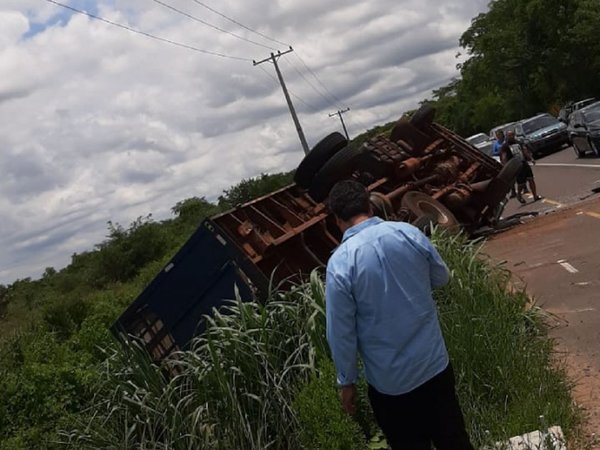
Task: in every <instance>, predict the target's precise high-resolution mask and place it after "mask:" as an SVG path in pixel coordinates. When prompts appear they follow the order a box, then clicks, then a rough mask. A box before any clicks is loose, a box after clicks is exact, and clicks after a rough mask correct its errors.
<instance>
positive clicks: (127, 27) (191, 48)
mask: <svg viewBox="0 0 600 450" xmlns="http://www.w3.org/2000/svg"><path fill="white" fill-rule="evenodd" d="M46 1H47V2H48V3H52V4H54V5H56V6H60V7H62V8H65V9H69V10H71V11H73V12H76V13H78V14H82V15H84V16H88V17H91V18H92V19H96V20H99V21H101V22H104V23H107V24H109V25H113V26H115V27H119V28H122V29H124V30H127V31H131V32H132V33H137V34H141V35H142V36H146V37H149V38H151V39H156V40H157V41H161V42H165V43H167V44H171V45H175V46H177V47H181V48H185V49H187V50H193V51H195V52H198V53H204V54H205V55H212V56H218V57H220V58H228V59H236V60H238V61H252V60H251V59H249V58H243V57H241V56H230V55H226V54H224V53H218V52H212V51H210V50H203V49H201V48H198V47H194V46H192V45H187V44H182V43H180V42H176V41H172V40H171V39H166V38H162V37H160V36H155V35H153V34H150V33H146V32H145V31H141V30H136V29H135V28H131V27H129V26H127V25H123V24H120V23H117V22H113V21H112V20H108V19H104V18H103V17H100V16H96V15H94V14H90V13H88V12H86V11H82V10H80V9H77V8H73V7H72V6H69V5H65V4H63V3H60V2H57V1H55V0H46Z"/></svg>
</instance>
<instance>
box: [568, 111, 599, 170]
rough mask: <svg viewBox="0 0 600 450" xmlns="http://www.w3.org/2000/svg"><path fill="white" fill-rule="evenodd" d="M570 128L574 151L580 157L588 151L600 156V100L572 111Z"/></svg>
mask: <svg viewBox="0 0 600 450" xmlns="http://www.w3.org/2000/svg"><path fill="white" fill-rule="evenodd" d="M568 130H569V138H570V139H571V143H572V144H573V151H574V152H575V155H577V157H578V158H581V157H582V156H584V155H585V154H586V153H587V152H592V153H594V154H595V155H596V156H598V157H600V102H596V103H592V104H591V105H589V106H586V107H585V108H582V109H580V110H578V111H575V112H574V113H572V114H571V118H570V120H569V128H568Z"/></svg>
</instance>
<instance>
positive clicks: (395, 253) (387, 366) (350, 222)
mask: <svg viewBox="0 0 600 450" xmlns="http://www.w3.org/2000/svg"><path fill="white" fill-rule="evenodd" d="M329 208H330V211H331V212H332V213H333V214H334V216H335V218H336V221H337V224H338V226H339V228H340V230H341V231H342V232H343V233H344V235H343V239H342V243H341V244H340V246H339V247H338V248H337V249H336V251H335V252H334V254H333V255H332V256H331V258H330V259H329V262H328V264H327V276H326V314H327V340H328V342H329V346H330V348H331V353H332V357H333V361H334V363H335V366H336V370H337V376H338V383H339V384H340V386H341V399H342V406H343V408H344V409H345V411H346V412H347V413H349V414H354V412H355V396H356V387H355V385H356V383H357V381H358V377H359V374H358V366H357V363H358V355H359V354H360V356H361V358H362V361H363V364H364V371H365V377H366V379H367V382H368V384H369V399H370V402H371V406H372V407H373V412H374V413H375V418H376V419H377V422H378V424H379V426H380V427H381V429H382V431H383V432H384V434H385V435H386V438H387V441H388V443H389V444H390V445H391V447H392V449H397V448H398V449H399V448H402V449H421V448H422V449H425V448H427V449H428V448H430V446H431V443H434V444H435V446H436V448H437V449H457V450H458V449H460V450H462V449H465V450H471V449H472V446H471V444H470V442H469V437H468V435H467V433H466V431H465V424H464V420H463V416H462V412H461V410H460V406H459V404H458V400H457V398H456V393H455V387H454V374H453V372H452V367H451V366H450V364H449V359H448V352H447V350H446V346H445V343H444V339H443V336H442V332H441V329H440V325H439V321H438V316H437V309H436V305H435V302H434V300H433V298H432V289H433V288H436V287H441V286H444V285H445V284H446V283H448V280H449V273H448V268H447V267H446V264H445V263H444V261H443V260H442V258H441V257H440V255H439V254H438V252H437V251H436V249H435V248H434V247H433V245H432V244H431V242H430V241H429V239H428V238H427V237H426V236H425V235H424V234H423V233H421V232H420V231H419V230H418V229H417V228H415V227H413V226H412V225H409V224H407V223H404V222H386V221H383V220H382V219H380V218H378V217H372V210H371V206H370V203H369V193H368V192H367V190H366V189H365V188H364V186H362V185H361V184H359V183H357V182H355V181H342V182H339V183H337V184H336V185H335V186H334V187H333V189H332V190H331V192H330V194H329Z"/></svg>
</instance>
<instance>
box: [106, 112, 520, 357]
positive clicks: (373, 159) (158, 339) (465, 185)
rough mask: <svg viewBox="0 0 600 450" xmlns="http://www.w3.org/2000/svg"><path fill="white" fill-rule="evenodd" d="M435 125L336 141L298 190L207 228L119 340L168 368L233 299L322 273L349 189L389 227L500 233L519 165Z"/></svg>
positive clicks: (415, 124) (128, 320) (214, 220)
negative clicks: (331, 203) (332, 207)
mask: <svg viewBox="0 0 600 450" xmlns="http://www.w3.org/2000/svg"><path fill="white" fill-rule="evenodd" d="M433 118H434V110H433V109H431V108H428V107H424V108H421V109H420V110H418V111H417V112H416V113H415V114H414V115H413V117H412V118H411V119H410V120H408V119H401V120H399V121H398V122H397V123H396V125H395V126H394V128H393V129H392V131H391V133H390V135H389V136H383V135H382V136H376V137H374V138H372V139H370V140H368V141H367V142H365V143H364V144H363V145H361V146H353V145H351V144H349V143H348V141H347V140H346V139H345V138H344V137H343V136H342V135H341V134H339V133H333V134H331V135H329V136H327V137H325V138H324V139H323V140H321V141H320V142H319V143H318V144H317V145H315V146H314V147H313V149H312V150H311V151H310V152H309V154H308V155H306V157H305V158H304V160H303V161H302V162H301V163H300V165H299V166H298V168H297V170H296V173H295V176H294V181H295V183H294V184H292V185H290V186H287V187H285V188H283V189H281V190H278V191H276V192H273V193H271V194H269V195H266V196H264V197H262V198H258V199H256V200H254V201H252V202H249V203H246V204H244V205H241V206H239V207H237V208H234V209H232V210H230V211H227V212H225V213H223V214H219V215H216V216H213V217H211V218H209V219H206V220H205V221H204V222H202V224H200V226H199V227H198V229H197V230H196V232H195V233H194V234H193V235H192V236H191V237H190V239H189V240H188V241H187V242H186V243H185V244H184V245H183V247H182V248H181V249H180V250H179V251H178V252H177V254H176V255H175V256H174V257H173V258H172V259H171V261H169V263H168V264H167V265H166V266H165V267H164V268H163V270H161V272H160V273H159V274H158V275H156V277H155V278H154V279H153V280H152V282H151V283H150V284H149V285H148V286H147V287H146V288H145V289H144V291H143V292H142V293H141V294H140V295H139V297H138V298H137V299H136V300H135V301H134V302H133V303H132V304H131V305H130V306H129V307H128V308H127V310H126V311H125V312H124V313H123V314H122V315H121V316H120V317H119V319H118V320H117V322H116V323H115V325H114V327H113V330H114V331H115V332H116V333H118V334H126V335H132V336H135V337H137V338H139V339H140V340H142V341H143V343H144V344H145V346H146V348H147V350H148V352H149V353H150V355H151V356H152V357H153V358H154V359H155V360H161V359H163V358H164V357H165V356H166V355H168V354H169V353H171V352H173V351H175V350H178V349H185V348H186V347H187V346H188V344H189V342H190V341H191V339H192V338H193V337H194V336H195V335H198V334H199V333H202V331H203V329H204V326H205V324H204V320H203V317H204V316H206V315H208V314H210V313H211V311H212V310H213V308H218V307H219V306H221V305H223V304H224V303H225V302H226V301H228V300H231V299H234V298H235V296H236V293H237V295H238V296H239V297H240V298H241V299H242V300H243V301H249V300H252V299H256V298H260V297H261V293H264V292H266V290H267V289H268V288H269V286H270V284H271V283H280V282H283V283H285V282H291V281H294V280H295V279H298V278H299V277H301V276H302V275H303V274H307V273H309V272H310V271H312V270H313V269H315V268H318V267H321V266H325V265H326V263H327V259H328V258H329V255H330V254H331V252H332V251H333V250H334V249H335V248H336V246H337V245H338V244H339V242H340V239H341V234H340V231H339V230H338V228H337V226H336V224H335V220H334V219H333V217H332V216H331V215H330V214H329V212H328V211H327V206H326V204H325V203H324V202H325V200H326V198H327V195H328V193H329V190H330V189H331V187H332V186H333V185H334V184H335V183H336V182H337V181H340V180H343V179H355V180H357V181H359V182H361V183H363V184H364V185H365V186H368V189H369V191H370V193H371V203H372V206H373V211H374V213H375V214H377V215H379V216H381V217H383V218H385V219H388V220H401V221H406V222H410V223H412V224H414V225H415V226H417V227H419V228H421V229H424V230H426V229H427V227H429V226H430V225H431V224H432V223H433V224H435V225H437V226H438V227H441V228H445V229H451V230H457V229H462V230H464V232H466V233H468V234H471V233H474V232H475V231H476V230H478V229H480V228H481V227H494V226H495V225H496V223H497V221H498V218H499V216H500V213H501V212H502V208H503V206H504V200H505V198H506V195H507V193H508V192H509V190H510V188H511V186H512V185H513V184H514V179H515V176H516V173H517V172H518V170H519V168H520V164H521V163H520V162H519V161H517V160H516V158H515V159H513V160H511V161H510V162H509V164H507V165H505V166H501V165H500V164H499V163H497V162H496V161H495V160H494V159H492V158H490V157H489V156H487V155H485V154H483V153H481V152H480V151H479V150H477V149H476V148H475V147H473V146H472V145H471V144H469V143H468V142H466V141H465V140H464V139H462V138H461V137H459V136H457V135H456V134H454V133H453V132H451V131H449V130H447V129H445V128H444V127H442V126H440V125H438V124H436V123H434V122H433Z"/></svg>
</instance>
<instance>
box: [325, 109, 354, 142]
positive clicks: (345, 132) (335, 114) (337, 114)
mask: <svg viewBox="0 0 600 450" xmlns="http://www.w3.org/2000/svg"><path fill="white" fill-rule="evenodd" d="M348 111H350V108H346V109H344V110H342V111H340V110H339V109H338V110H337V112H334V113H331V114H329V117H333V116H340V120H341V121H342V128H343V129H344V134H345V135H346V139H348V140H350V138H349V137H348V130H346V124H345V123H344V118H343V117H342V114H344V113H345V112H348Z"/></svg>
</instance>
